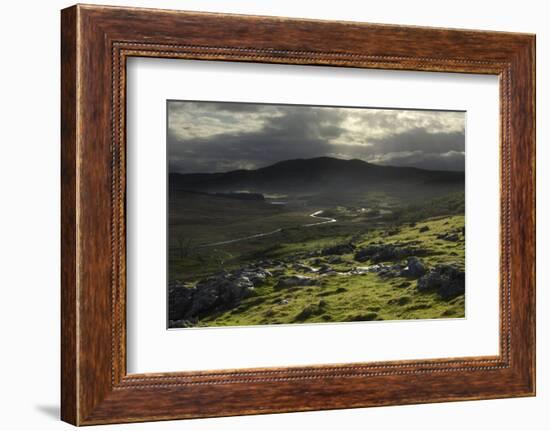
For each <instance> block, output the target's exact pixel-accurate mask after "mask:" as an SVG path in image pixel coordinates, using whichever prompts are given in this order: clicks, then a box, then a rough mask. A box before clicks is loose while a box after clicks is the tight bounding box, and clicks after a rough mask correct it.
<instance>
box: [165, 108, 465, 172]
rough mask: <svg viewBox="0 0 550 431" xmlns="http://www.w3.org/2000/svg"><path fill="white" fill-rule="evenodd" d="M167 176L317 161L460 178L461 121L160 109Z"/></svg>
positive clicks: (438, 116) (327, 112)
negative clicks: (410, 168) (444, 173)
mask: <svg viewBox="0 0 550 431" xmlns="http://www.w3.org/2000/svg"><path fill="white" fill-rule="evenodd" d="M167 109H168V130H167V141H168V163H169V171H170V172H181V173H195V172H225V171H230V170H234V169H256V168H260V167H263V166H268V165H270V164H273V163H276V162H279V161H281V160H288V159H297V158H312V157H319V156H329V157H337V158H341V159H352V158H356V159H361V160H365V161H367V162H371V163H377V164H382V165H394V166H414V167H419V168H425V169H440V170H460V171H463V170H464V142H465V140H464V128H465V124H464V123H465V113H464V112H449V111H417V110H401V109H371V108H335V107H313V106H296V105H262V104H245V103H218V102H186V101H168V106H167Z"/></svg>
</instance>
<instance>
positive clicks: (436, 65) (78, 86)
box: [61, 5, 535, 425]
mask: <svg viewBox="0 0 550 431" xmlns="http://www.w3.org/2000/svg"><path fill="white" fill-rule="evenodd" d="M61 45H62V46H61V48H62V64H61V70H62V94H61V102H62V103H61V107H62V109H61V110H62V112H61V117H62V154H61V159H62V286H61V288H62V346H61V350H62V364H61V365H62V391H61V392H62V400H61V407H62V408H61V414H62V419H63V420H65V421H67V422H69V423H72V424H75V425H92V424H106V423H119V422H139V421H152V420H167V419H181V418H198V417H213V416H229V415H242V414H259V413H275V412H289V411H307V410H321V409H341V408H354V407H369V406H382V405H395V404H413V403H429V402H442V401H455V400H475V399H490V398H502V397H516V396H533V395H534V394H535V133H534V132H535V108H534V100H535V78H534V70H535V37H534V35H529V34H514V33H500V32H486V31H471V30H450V29H436V28H422V27H403V26H389V25H378V24H365V23H352V22H329V21H314V20H297V19H287V18H276V17H254V16H240V15H220V14H211V13H196V12H192V13H191V12H179V11H167V10H152V9H134V8H119V7H104V6H93V5H77V6H73V7H70V8H68V9H65V10H63V11H62V26H61Z"/></svg>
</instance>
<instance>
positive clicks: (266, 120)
mask: <svg viewBox="0 0 550 431" xmlns="http://www.w3.org/2000/svg"><path fill="white" fill-rule="evenodd" d="M465 117H466V115H465V112H463V111H431V110H412V109H388V108H355V107H354V108H351V107H333V106H306V105H278V104H260V103H258V104H256V103H235V102H202V101H184V100H169V101H167V146H168V148H167V157H168V160H167V164H168V175H167V181H168V187H167V189H168V232H167V239H168V262H167V271H168V276H167V279H168V286H167V288H168V304H167V306H168V310H167V316H168V328H196V327H218V326H251V325H254V326H257V325H275V324H314V323H335V322H364V321H392V320H407V319H440V318H443V319H449V318H464V317H465V187H464V180H465V177H464V170H465Z"/></svg>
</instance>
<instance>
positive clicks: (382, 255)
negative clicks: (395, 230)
mask: <svg viewBox="0 0 550 431" xmlns="http://www.w3.org/2000/svg"><path fill="white" fill-rule="evenodd" d="M420 253H424V250H422V249H418V248H414V247H408V246H401V245H397V244H371V245H369V246H367V247H365V248H362V249H360V250H357V251H356V252H355V255H354V256H353V258H354V259H355V260H356V261H357V262H366V261H367V260H371V261H372V262H374V263H378V262H387V261H395V260H401V259H404V258H405V257H408V256H414V255H417V254H420Z"/></svg>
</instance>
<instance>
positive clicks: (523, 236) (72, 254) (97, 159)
mask: <svg viewBox="0 0 550 431" xmlns="http://www.w3.org/2000/svg"><path fill="white" fill-rule="evenodd" d="M61 48H62V60H61V71H62V92H61V107H62V112H61V124H62V134H61V136H62V151H61V159H62V165H61V169H62V183H61V185H62V218H61V222H62V247H61V250H62V296H61V306H62V325H61V339H62V345H61V353H62V372H61V375H62V378H61V387H62V391H61V392H62V394H61V417H62V419H63V420H65V421H67V422H70V423H72V424H75V425H88V424H102V423H113V422H137V421H147V420H163V419H177V418H193V417H209V416H229V415H240V414H256V413H272V412H289V411H306V410H320V409H340V408H351V407H366V406H381V405H389V404H411V403H425V402H441V401H451V400H472V399H481V398H502V397H511V396H530V395H534V393H535V126H534V124H535V105H534V101H535V36H534V35H528V34H512V33H500V32H486V31H466V30H449V29H437V28H422V27H402V26H390V25H375V24H361V23H352V22H330V21H313V20H296V19H285V18H274V17H254V16H240V15H219V14H206V13H195V12H192V13H189V12H177V11H167V10H153V9H133V8H119V7H103V6H82V5H78V6H73V7H70V8H68V9H65V10H63V11H62V26H61ZM129 56H143V57H165V58H185V59H200V60H224V61H241V62H257V63H286V64H302V65H331V66H344V67H358V68H376V69H403V70H421V71H443V72H462V73H481V74H494V75H498V76H499V77H500V106H501V112H500V117H501V133H500V136H501V199H500V200H501V219H500V225H501V281H500V290H501V301H500V304H501V307H500V316H501V319H500V320H501V328H500V336H501V342H500V354H499V355H498V356H495V357H466V358H443V359H438V360H423V361H401V362H381V363H361V364H338V365H327V366H304V367H293V368H267V369H243V370H226V371H208V370H207V371H204V372H181V373H159V374H141V375H135V374H132V375H127V373H126V366H125V364H126V358H125V355H126V352H125V333H126V331H125V289H126V286H125V151H126V147H125V146H126V142H125V97H126V94H125V91H126V89H125V83H126V81H125V77H126V71H125V65H126V59H127V58H128V57H129ZM495 222H497V220H495Z"/></svg>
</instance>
